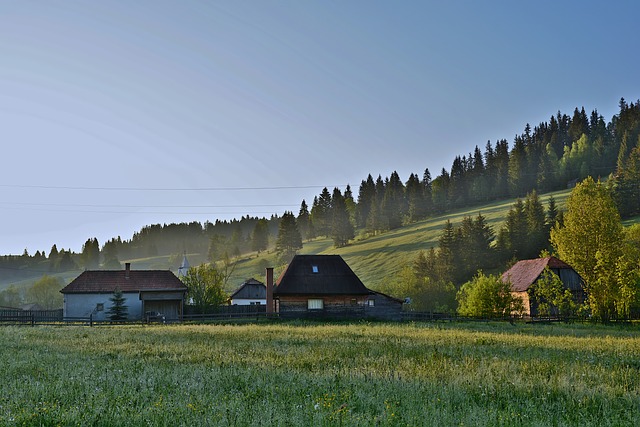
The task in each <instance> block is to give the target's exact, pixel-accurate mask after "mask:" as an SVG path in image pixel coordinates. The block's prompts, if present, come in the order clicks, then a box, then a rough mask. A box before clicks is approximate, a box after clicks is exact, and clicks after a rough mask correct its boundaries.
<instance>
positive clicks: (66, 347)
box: [0, 322, 640, 426]
mask: <svg viewBox="0 0 640 427" xmlns="http://www.w3.org/2000/svg"><path fill="white" fill-rule="evenodd" d="M637 332H638V330H637V327H628V328H620V327H605V326H593V325H526V324H517V325H510V324H504V323H478V324H457V323H451V324H386V323H373V324H368V323H353V324H333V325H330V324H313V323H310V324H305V323H278V322H276V323H262V324H245V325H173V326H164V325H159V326H140V325H138V326H105V327H95V328H88V327H53V326H50V327H35V328H31V327H3V328H0V341H1V342H2V346H0V387H1V389H2V393H1V394H0V425H46V426H48V425H65V426H66V425H91V426H111V425H121V426H125V425H135V426H139V425H150V426H151V425H152V426H162V425H166V426H175V425H189V426H191V425H198V426H205V425H231V426H245V425H246V426H259V425H262V426H275V425H278V426H287V425H289V426H314V425H327V426H333V425H361V426H374V425H380V426H402V425H407V426H420V425H429V426H431V425H438V426H476V425H482V426H485V425H491V426H518V425H521V426H534V425H536V426H537V425H546V426H552V425H576V426H578V425H579V426H627V425H628V426H633V425H638V424H640V395H639V392H640V336H639V335H638V333H637Z"/></svg>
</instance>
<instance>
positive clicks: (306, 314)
mask: <svg viewBox="0 0 640 427" xmlns="http://www.w3.org/2000/svg"><path fill="white" fill-rule="evenodd" d="M366 297H367V296H366V295H339V296H335V295H317V296H314V295H309V296H307V295H304V296H293V295H292V296H289V295H286V296H279V297H278V298H279V300H280V301H279V307H280V317H284V318H316V317H317V318H323V317H326V318H362V317H364V304H365V301H366ZM310 299H321V300H322V301H323V305H324V308H323V309H322V310H309V309H308V308H307V307H308V305H307V301H308V300H310ZM354 299H355V304H353V303H352V300H354Z"/></svg>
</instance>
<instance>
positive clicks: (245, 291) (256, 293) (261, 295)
mask: <svg viewBox="0 0 640 427" xmlns="http://www.w3.org/2000/svg"><path fill="white" fill-rule="evenodd" d="M229 298H230V299H266V298H267V287H266V286H265V285H264V283H262V282H259V281H257V280H256V279H254V278H251V279H248V280H247V281H245V282H244V283H243V284H242V285H240V287H239V288H238V289H236V291H235V292H234V293H233V294H231V297H229Z"/></svg>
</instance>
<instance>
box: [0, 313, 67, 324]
mask: <svg viewBox="0 0 640 427" xmlns="http://www.w3.org/2000/svg"><path fill="white" fill-rule="evenodd" d="M62 320H63V318H62V309H59V310H0V324H19V325H24V324H29V325H32V326H33V325H35V324H37V323H38V324H42V323H54V322H62Z"/></svg>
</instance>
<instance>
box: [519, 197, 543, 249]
mask: <svg viewBox="0 0 640 427" xmlns="http://www.w3.org/2000/svg"><path fill="white" fill-rule="evenodd" d="M524 215H525V217H526V221H527V238H526V240H527V246H526V247H525V248H524V249H525V251H524V252H523V254H522V257H523V258H535V257H537V256H538V254H539V253H540V251H542V250H543V249H546V248H547V247H548V246H549V234H548V233H547V229H546V227H545V213H544V207H543V206H542V202H540V198H539V197H538V193H536V191H535V190H534V191H532V192H531V193H529V194H527V197H526V198H525V201H524Z"/></svg>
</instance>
